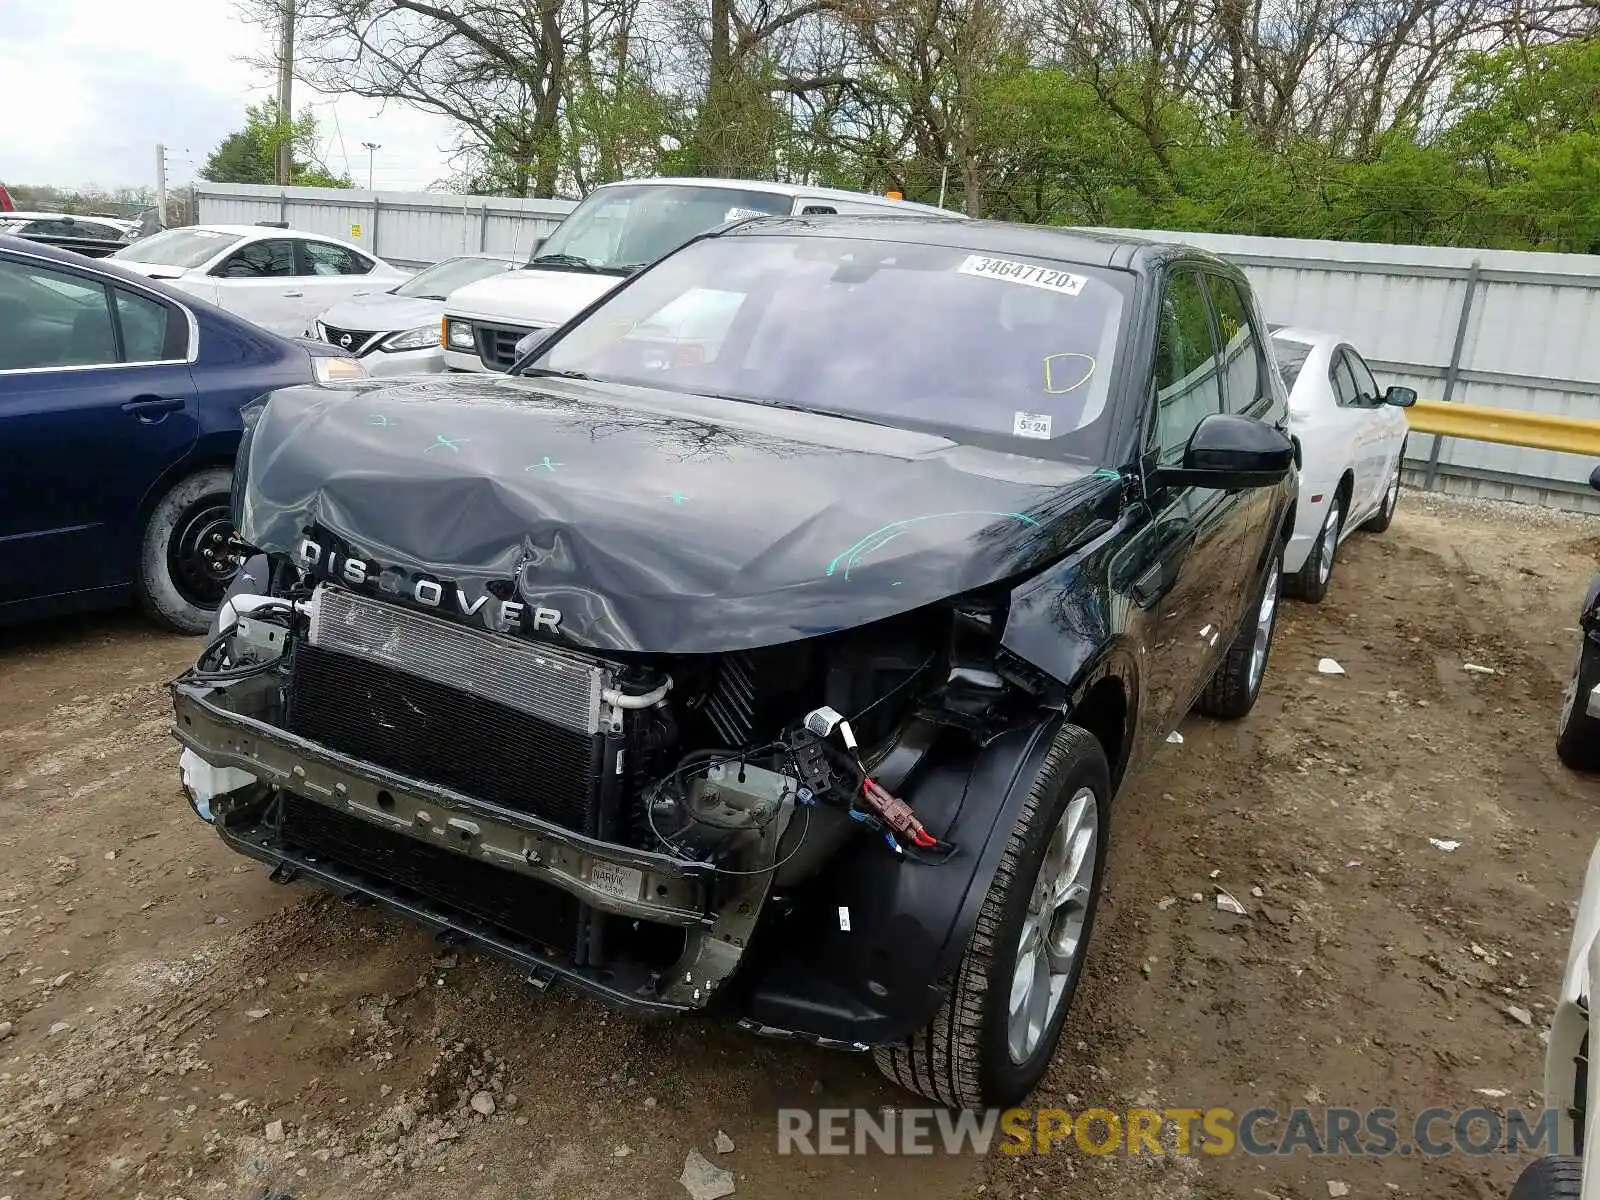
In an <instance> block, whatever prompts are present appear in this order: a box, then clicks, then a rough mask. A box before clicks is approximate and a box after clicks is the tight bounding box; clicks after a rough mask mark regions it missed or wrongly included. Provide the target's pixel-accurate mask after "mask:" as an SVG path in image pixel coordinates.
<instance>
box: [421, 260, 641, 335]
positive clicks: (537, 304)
mask: <svg viewBox="0 0 1600 1200" xmlns="http://www.w3.org/2000/svg"><path fill="white" fill-rule="evenodd" d="M621 282H622V276H620V275H596V274H591V273H589V272H587V271H541V270H539V269H538V268H537V267H524V268H522V269H521V270H517V271H506V272H504V273H503V274H500V275H491V276H489V277H488V278H487V279H480V280H478V281H477V282H475V283H469V284H467V285H466V286H465V287H462V288H457V289H456V290H455V291H453V292H451V293H450V299H449V300H448V301H447V302H446V305H445V311H446V312H447V313H449V314H450V315H451V316H455V317H480V318H482V319H483V320H486V321H505V322H508V323H510V324H513V325H534V326H538V327H539V328H549V327H553V326H556V325H562V324H565V323H566V322H567V320H568V319H569V318H571V317H573V316H576V315H577V313H578V312H579V311H580V310H581V309H583V308H585V307H587V306H588V304H589V302H590V301H592V300H595V299H598V298H599V297H600V296H603V295H605V293H607V292H609V291H610V290H611V289H612V288H614V287H616V286H617V285H618V284H619V283H621Z"/></svg>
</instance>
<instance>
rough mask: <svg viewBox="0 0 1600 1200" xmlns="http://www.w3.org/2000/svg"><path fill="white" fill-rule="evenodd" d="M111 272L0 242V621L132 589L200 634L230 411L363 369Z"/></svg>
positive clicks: (225, 574) (113, 597)
mask: <svg viewBox="0 0 1600 1200" xmlns="http://www.w3.org/2000/svg"><path fill="white" fill-rule="evenodd" d="M360 373H361V368H360V367H359V365H358V364H356V363H355V362H354V361H353V360H351V359H349V358H347V357H344V356H342V355H340V353H339V352H338V351H337V350H334V349H333V348H332V347H321V348H320V349H319V348H318V347H317V346H315V345H312V344H306V343H299V342H295V341H290V340H287V339H285V338H281V337H278V336H276V335H274V334H271V333H268V332H266V331H265V330H263V329H260V328H257V327H256V326H254V325H252V324H250V323H249V322H248V321H244V320H241V319H240V318H238V317H235V316H231V315H229V314H228V313H225V312H223V311H222V310H221V309H218V308H215V307H213V306H212V305H209V304H206V303H205V302H204V301H201V300H197V299H195V298H193V297H191V296H186V295H182V294H180V293H178V292H175V291H173V290H171V289H169V288H166V287H164V286H162V285H161V284H159V283H155V282H152V281H151V280H148V279H145V278H143V277H142V276H139V275H136V274H134V273H132V272H130V271H127V270H124V269H122V268H120V267H118V266H117V265H116V264H115V263H111V262H108V261H106V260H103V259H88V258H84V257H82V256H80V255H77V254H74V253H72V252H71V251H64V250H57V249H54V248H52V247H49V246H44V245H41V244H40V243H38V242H30V241H23V240H21V239H18V238H9V237H0V624H8V623H11V622H14V621H20V620H27V619H30V618H34V617H41V616H48V615H53V614H57V613H64V612H72V611H82V610H85V609H94V608H107V607H114V606H118V605H122V604H126V603H128V602H129V601H132V600H137V601H138V603H139V604H140V606H141V607H143V608H144V610H145V611H146V612H147V613H149V614H150V616H151V617H153V618H154V619H155V620H156V621H158V622H160V623H161V624H162V625H165V626H166V627H168V628H169V629H173V630H177V631H179V632H182V633H203V632H205V630H206V629H207V628H208V627H209V626H210V622H211V616H212V614H213V613H214V612H215V611H216V608H217V606H218V604H219V603H220V601H221V599H222V594H223V590H224V589H225V587H226V586H227V582H228V579H229V578H230V577H231V576H232V574H233V569H234V568H233V561H232V558H233V549H232V547H231V545H230V542H231V538H232V534H233V526H232V524H231V521H230V518H229V510H228V501H229V491H230V488H231V483H232V471H233V459H234V451H235V450H236V449H237V447H238V445H239V438H240V435H241V434H242V433H243V430H244V419H243V417H242V416H241V410H242V409H244V408H245V407H246V405H248V404H249V403H250V402H251V401H252V400H255V399H257V398H259V397H261V396H263V395H265V394H266V393H268V392H270V391H272V390H273V389H275V388H281V387H288V386H290V385H293V384H303V383H310V382H313V381H321V382H324V383H331V382H336V381H338V380H340V379H341V378H347V377H349V376H350V375H352V374H356V375H358V374H360Z"/></svg>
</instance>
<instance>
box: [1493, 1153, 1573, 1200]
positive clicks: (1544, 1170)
mask: <svg viewBox="0 0 1600 1200" xmlns="http://www.w3.org/2000/svg"><path fill="white" fill-rule="evenodd" d="M1582 1194H1583V1160H1582V1159H1581V1158H1574V1157H1572V1156H1571V1155H1569V1154H1552V1155H1550V1156H1549V1157H1548V1158H1536V1159H1534V1160H1533V1161H1532V1162H1531V1163H1529V1164H1528V1165H1527V1167H1526V1168H1524V1170H1523V1172H1522V1174H1521V1175H1519V1176H1517V1182H1516V1183H1515V1184H1513V1185H1512V1187H1511V1196H1510V1200H1578V1198H1579V1197H1580V1196H1581V1195H1582Z"/></svg>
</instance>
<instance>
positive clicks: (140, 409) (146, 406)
mask: <svg viewBox="0 0 1600 1200" xmlns="http://www.w3.org/2000/svg"><path fill="white" fill-rule="evenodd" d="M182 408H183V397H182V396H136V397H135V398H134V399H132V400H129V401H128V402H127V403H126V404H124V405H123V406H122V411H123V412H125V413H129V414H131V415H133V416H135V417H138V418H139V420H141V421H144V422H146V423H149V424H153V423H155V422H156V421H159V420H161V418H163V417H165V416H166V415H167V414H168V413H173V412H178V411H180V410H181V409H182Z"/></svg>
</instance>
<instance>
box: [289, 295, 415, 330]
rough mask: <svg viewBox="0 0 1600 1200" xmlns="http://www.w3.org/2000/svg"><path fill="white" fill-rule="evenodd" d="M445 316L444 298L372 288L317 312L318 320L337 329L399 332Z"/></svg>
mask: <svg viewBox="0 0 1600 1200" xmlns="http://www.w3.org/2000/svg"><path fill="white" fill-rule="evenodd" d="M442 316H444V301H443V300H429V299H427V298H426V297H423V296H396V295H394V294H393V293H391V292H369V293H368V294H367V295H365V296H356V297H354V298H352V299H349V300H341V301H340V302H339V303H338V304H335V305H334V306H333V307H332V308H329V309H326V310H324V311H323V312H320V313H318V314H317V320H319V321H321V322H322V323H323V324H324V325H332V326H333V327H334V328H335V329H356V330H361V331H364V332H367V333H380V332H382V333H398V332H400V331H402V330H406V329H415V328H416V327H417V326H419V325H437V324H438V323H439V318H440V317H442Z"/></svg>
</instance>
